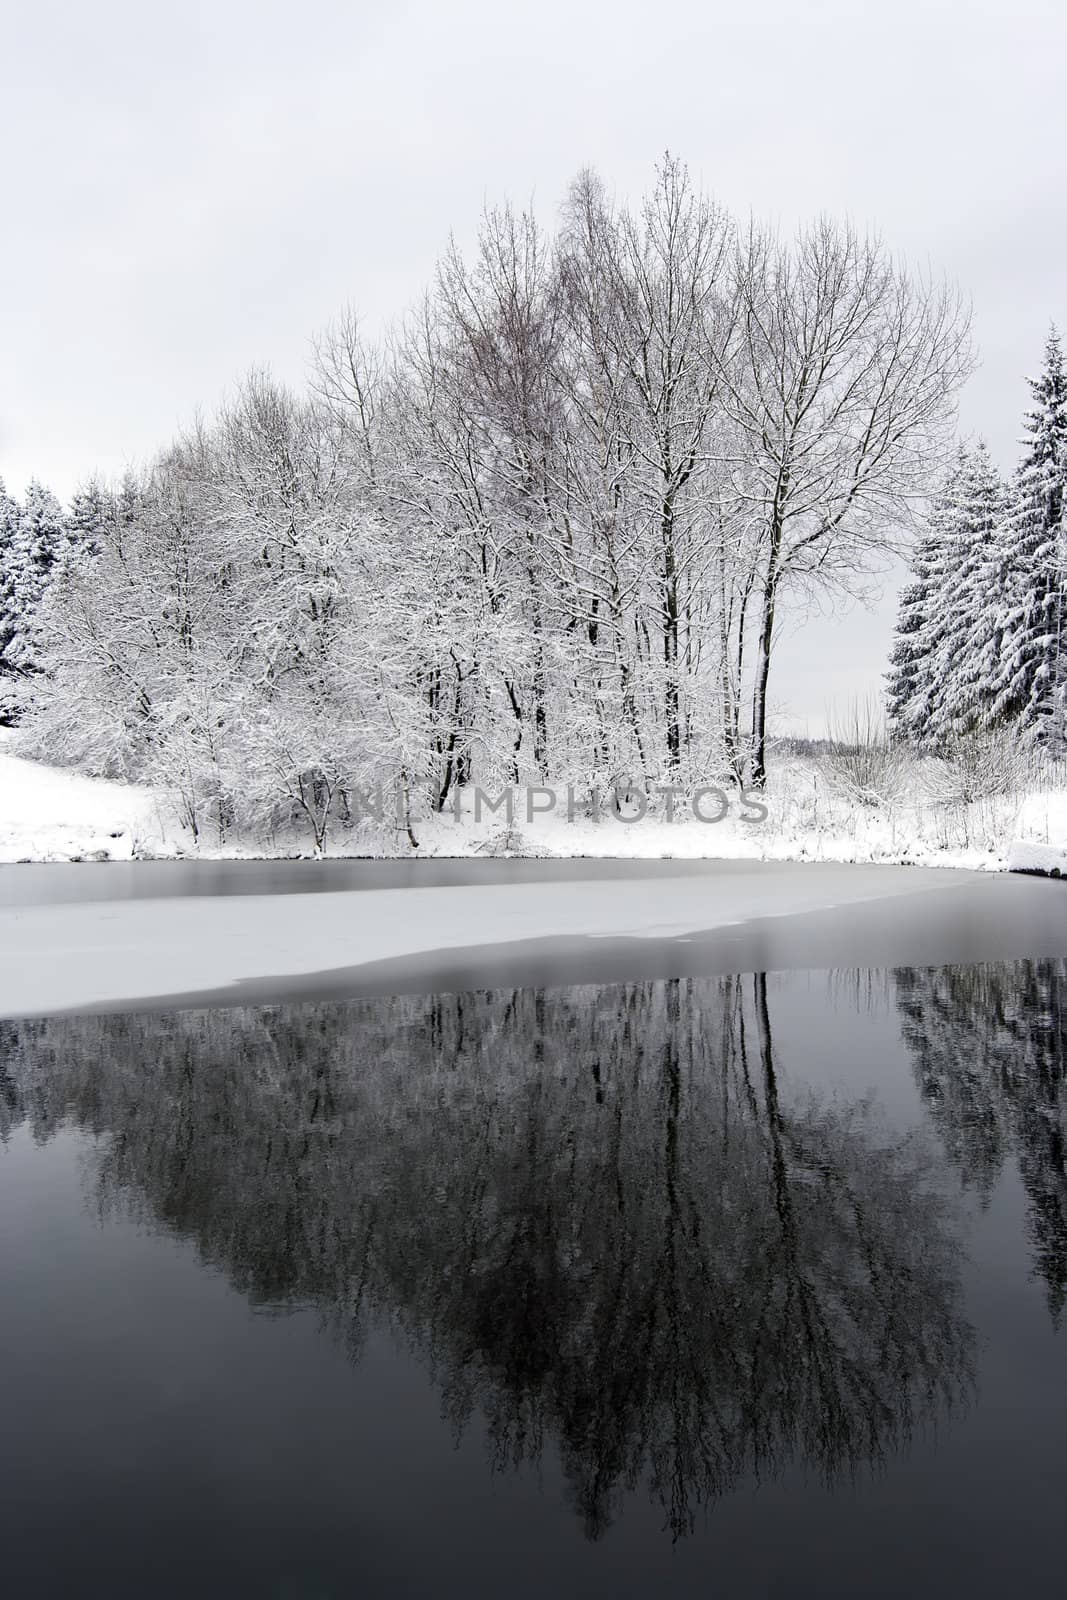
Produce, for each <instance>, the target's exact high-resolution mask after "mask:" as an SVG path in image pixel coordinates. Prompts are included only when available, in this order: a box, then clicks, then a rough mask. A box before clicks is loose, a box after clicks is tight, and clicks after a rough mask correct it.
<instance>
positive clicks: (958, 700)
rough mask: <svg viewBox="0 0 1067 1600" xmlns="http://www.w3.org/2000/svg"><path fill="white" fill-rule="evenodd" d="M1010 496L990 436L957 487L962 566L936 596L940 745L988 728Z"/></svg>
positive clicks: (969, 459)
mask: <svg viewBox="0 0 1067 1600" xmlns="http://www.w3.org/2000/svg"><path fill="white" fill-rule="evenodd" d="M1007 510H1008V493H1007V488H1006V486H1005V483H1004V480H1003V478H1002V477H1001V475H1000V473H999V472H998V470H997V468H996V466H995V465H994V463H993V460H992V458H991V456H990V454H989V450H988V447H987V445H986V444H985V441H984V440H981V439H980V440H979V441H978V443H977V444H976V445H975V446H974V447H973V448H972V449H971V450H969V451H967V452H966V454H965V457H964V460H963V464H962V468H961V471H960V473H959V476H958V478H957V481H956V486H955V502H954V514H955V528H956V537H955V548H956V552H957V555H956V565H955V568H954V570H952V571H951V572H949V573H948V574H947V578H946V581H945V583H944V584H943V586H942V588H941V592H940V593H939V595H938V597H937V601H936V605H937V612H938V617H939V622H940V633H939V642H938V647H937V649H936V650H935V651H934V652H933V654H932V656H931V659H930V675H931V683H932V715H931V721H932V725H933V732H934V734H935V740H934V741H933V742H936V743H937V744H939V745H943V744H945V743H949V742H951V740H952V739H954V738H956V737H958V736H959V735H962V734H970V733H974V732H977V731H980V730H983V729H986V728H988V727H989V725H990V723H991V721H992V692H991V688H990V685H991V683H992V682H993V680H994V678H995V667H996V663H997V661H998V660H999V659H1000V656H1001V650H1002V628H1003V611H1002V608H1001V607H999V606H997V605H996V604H994V603H991V602H992V601H993V600H994V597H995V596H996V595H998V594H1000V593H1001V592H1002V591H1003V588H1004V582H1005V579H1004V555H1003V545H1002V535H1003V526H1004V522H1005V517H1006V515H1007Z"/></svg>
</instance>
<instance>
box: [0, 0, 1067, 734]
mask: <svg viewBox="0 0 1067 1600" xmlns="http://www.w3.org/2000/svg"><path fill="white" fill-rule="evenodd" d="M741 9H742V8H741V6H740V4H739V3H735V4H734V5H732V6H726V5H723V4H721V3H719V0H695V3H692V0H673V3H669V4H660V5H651V4H648V3H646V4H641V5H637V4H632V3H630V0H616V3H609V0H597V3H594V4H583V3H582V0H539V3H535V4H530V3H529V0H496V3H488V0H439V3H437V4H432V3H427V0H408V3H403V0H400V3H396V0H394V3H393V4H391V5H383V4H376V5H367V4H364V3H361V0H350V3H347V4H342V3H325V0H310V3H305V4H299V3H290V4H284V5H283V4H280V3H278V0H214V3H213V4H212V3H209V4H203V3H200V0H183V4H181V5H175V4H160V3H158V0H155V3H153V0H138V3H126V0H94V3H93V4H91V5H77V4H75V3H74V0H64V3H62V4H57V3H56V0H36V3H32V4H31V3H29V0H0V60H2V62H3V72H2V75H0V83H2V87H0V197H2V205H3V210H2V213H0V216H2V222H0V474H2V475H3V476H4V478H5V479H6V481H7V484H8V487H9V488H10V489H12V490H13V491H14V492H16V493H21V492H22V491H23V490H24V488H25V485H26V481H27V479H28V478H29V477H30V476H34V475H35V476H37V477H39V478H40V479H42V480H43V481H44V482H46V483H49V484H50V485H51V486H52V487H53V488H54V489H55V490H56V491H57V493H59V494H60V495H61V496H62V497H64V498H66V497H68V496H69V494H70V492H71V491H72V489H73V488H74V487H75V486H76V485H77V483H78V482H79V480H81V479H82V478H84V477H85V476H87V475H88V474H89V473H90V472H91V471H93V470H94V469H98V470H101V471H103V472H104V473H105V474H112V473H118V472H120V471H121V469H122V467H123V466H124V465H125V464H126V463H127V462H128V461H131V460H139V459H142V458H144V457H145V456H148V455H150V454H151V453H152V452H153V451H154V450H155V448H156V447H157V446H159V445H160V444H161V443H163V442H164V441H165V440H166V439H167V437H168V436H169V435H170V434H172V433H173V432H174V430H175V429H176V428H177V427H178V426H179V425H181V424H183V423H185V422H187V421H189V419H190V418H191V416H192V415H193V413H194V412H195V410H196V409H197V407H201V408H203V409H205V410H207V411H210V410H211V409H213V407H214V405H215V404H216V403H217V401H218V400H219V399H220V397H221V396H222V394H223V392H224V391H225V390H226V388H227V386H228V385H230V384H232V382H233V381H234V380H235V378H237V377H238V376H239V375H240V373H241V372H242V371H243V370H244V369H246V368H247V367H248V366H250V365H251V364H253V363H269V365H270V366H271V367H272V368H273V370H274V372H275V373H276V374H277V375H278V376H279V377H281V378H283V379H286V380H288V381H290V382H294V383H299V382H300V381H301V378H302V375H303V372H304V370H305V363H306V360H307V355H308V344H309V339H310V336H311V335H312V334H313V333H314V331H315V330H316V329H317V328H320V327H321V326H322V325H323V324H324V323H325V322H326V321H328V319H329V318H330V317H331V315H333V314H334V313H335V312H336V311H337V310H338V308H339V307H340V306H341V305H342V304H343V303H344V302H346V301H351V302H352V303H353V304H354V305H355V306H356V307H357V309H358V310H359V311H360V312H361V314H362V315H363V317H364V318H365V321H366V323H367V325H368V328H369V329H371V330H373V329H374V327H375V326H376V325H380V324H381V323H383V322H384V321H386V320H388V319H389V318H391V317H392V316H393V315H394V314H396V313H398V312H399V311H401V310H403V309H404V307H405V306H406V305H407V304H409V303H410V301H411V300H412V299H413V298H414V297H415V295H416V294H417V293H418V292H419V290H420V288H421V287H422V285H423V284H424V283H425V282H426V280H427V278H428V276H429V274H430V272H431V270H432V267H433V263H434V260H435V257H436V256H437V254H438V253H439V252H440V250H441V248H442V246H443V245H444V243H445V241H446V239H447V236H448V233H449V231H450V230H454V231H455V233H456V235H457V237H458V238H459V239H460V240H461V241H463V240H466V239H469V238H471V237H472V236H473V234H474V231H475V229H476V226H477V218H478V212H479V210H480V208H481V206H482V204H483V202H484V201H486V200H489V201H493V200H498V199H501V198H503V197H504V196H505V195H506V196H509V197H511V198H512V199H514V200H516V201H518V202H526V201H529V200H531V199H532V200H533V202H534V204H535V206H536V207H537V209H538V210H539V211H540V212H541V213H542V214H543V216H544V218H545V220H546V221H551V218H552V214H553V210H554V207H555V206H556V204H557V202H558V200H559V199H560V198H561V196H562V194H563V192H564V190H565V188H566V185H567V182H568V180H569V179H570V177H571V176H572V175H573V174H574V172H575V171H576V170H577V169H578V168H579V167H580V166H583V165H586V164H591V165H594V166H596V167H598V168H599V169H600V171H601V172H602V173H603V175H604V177H605V179H606V180H607V181H608V182H609V184H610V185H611V186H612V187H613V188H614V189H615V190H616V192H618V193H619V194H620V195H624V196H625V195H634V196H636V195H637V194H639V193H640V191H641V189H642V188H643V187H644V186H645V185H646V184H647V183H648V182H649V180H650V178H651V176H652V173H653V168H654V165H655V162H656V159H657V158H658V156H659V155H660V154H661V153H662V151H663V150H664V149H666V148H669V149H671V150H672V151H674V152H676V153H677V154H679V155H681V156H682V157H683V158H684V159H685V160H687V161H688V162H689V164H690V166H691V167H692V168H693V170H694V172H695V173H696V174H697V175H698V176H699V177H701V178H702V179H703V181H704V182H705V184H706V185H707V186H708V187H709V188H710V189H711V190H712V191H713V192H714V193H715V194H716V196H717V197H718V198H719V200H720V201H722V202H723V203H725V204H726V205H727V206H728V207H730V208H731V209H733V210H735V211H737V212H740V213H742V214H743V213H747V212H748V211H749V210H751V211H754V212H755V213H756V214H758V215H760V216H764V217H770V218H777V219H778V220H780V221H781V222H782V223H783V224H786V225H788V224H790V223H792V222H793V221H794V220H796V219H799V218H802V217H808V216H810V215H812V214H813V213H815V212H817V211H820V210H824V211H830V212H835V213H846V212H847V213H849V214H851V215H852V216H853V217H854V218H855V219H856V220H857V221H858V222H860V223H874V224H876V225H877V226H878V227H879V229H880V230H881V232H882V233H883V235H884V236H885V238H886V239H887V241H888V242H889V243H890V245H891V246H892V247H893V248H894V249H898V250H900V251H901V252H902V253H903V254H905V255H906V256H908V257H909V258H911V259H912V260H913V261H921V262H922V263H924V264H927V263H928V264H930V265H931V266H932V267H933V268H934V269H935V270H937V271H938V272H941V271H944V272H947V273H948V274H949V275H950V276H952V277H954V278H956V279H957V280H958V281H959V283H960V284H961V286H962V287H963V289H964V290H965V291H966V292H967V293H969V294H970V295H971V296H972V297H973V302H974V313H975V316H974V326H975V333H976V338H977V342H978V346H979V350H980V354H981V357H982V366H981V368H980V370H979V371H978V373H977V374H976V375H975V377H974V378H973V379H972V380H971V383H970V385H969V386H968V389H967V391H966V394H965V396H964V402H963V413H962V421H963V425H964V427H965V428H966V429H967V430H972V431H980V432H983V433H984V434H985V435H986V437H987V438H988V440H989V442H990V445H991V447H992V449H993V451H994V454H995V456H996V457H997V458H998V459H999V460H1000V461H1001V463H1002V465H1004V466H1005V467H1008V466H1010V465H1011V463H1012V461H1013V459H1014V455H1015V440H1016V438H1017V436H1018V433H1019V428H1020V420H1021V414H1022V410H1023V408H1024V406H1025V404H1026V402H1027V398H1028V391H1027V389H1026V386H1025V383H1024V375H1025V374H1026V373H1028V372H1033V371H1034V370H1035V369H1036V367H1037V365H1038V362H1039V359H1040V353H1041V346H1042V343H1043V340H1044V336H1045V331H1046V329H1047V325H1048V322H1049V320H1050V318H1051V319H1055V320H1057V321H1058V322H1059V323H1060V324H1061V325H1067V266H1065V263H1067V215H1065V203H1064V202H1065V197H1067V182H1065V179H1067V69H1065V66H1064V63H1065V61H1067V6H1064V5H1063V4H1062V3H1051V0H1050V3H1037V4H1027V3H1025V0H1023V3H1021V4H1019V5H1013V6H1008V5H1006V4H1000V5H993V4H988V3H982V0H957V3H956V4H948V3H946V0H928V3H927V4H925V5H917V4H915V3H914V0H898V3H886V0H881V3H879V4H878V5H874V4H859V3H853V4H844V3H837V4H834V3H828V0H793V3H789V4H786V3H779V4H764V5H755V6H749V7H747V8H746V9H745V13H744V14H745V15H746V16H747V17H751V18H754V19H756V20H749V21H744V22H741V21H738V20H736V18H737V17H738V15H740V14H741ZM800 17H803V19H804V20H803V21H801V20H798V19H799V18H800ZM893 605H894V594H893V592H892V585H891V588H890V592H889V593H887V595H886V597H885V599H884V601H883V602H882V604H881V605H880V606H879V607H878V608H877V609H876V611H875V612H874V614H873V615H869V614H866V613H863V612H858V613H854V614H853V615H851V616H849V617H846V618H844V619H841V620H839V621H836V622H819V623H816V624H813V625H811V626H809V627H807V628H805V629H804V631H803V633H798V634H796V635H795V636H793V637H792V638H791V639H790V640H788V641H786V643H785V644H784V646H783V653H782V656H781V657H780V658H779V663H778V665H777V667H776V677H777V686H776V687H777V698H778V700H779V701H780V702H781V704H782V708H783V710H784V709H786V708H788V709H789V710H790V711H791V712H792V713H794V715H795V717H796V719H797V721H798V723H799V724H800V725H804V724H805V723H806V724H807V725H808V726H809V727H811V729H812V731H816V729H817V728H818V726H819V725H821V722H822V717H823V713H824V712H825V709H826V707H827V705H828V704H829V703H831V702H836V703H837V704H838V705H839V706H840V705H843V704H844V702H845V701H847V699H848V698H849V697H850V696H851V695H855V694H857V693H858V694H861V695H862V694H864V693H866V692H868V691H869V690H870V689H871V688H873V687H874V685H875V684H876V682H877V678H878V674H879V672H880V671H881V668H882V665H883V662H884V656H885V651H886V648H887V644H888V640H889V633H890V629H891V625H892V615H893Z"/></svg>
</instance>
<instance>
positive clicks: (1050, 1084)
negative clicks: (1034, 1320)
mask: <svg viewBox="0 0 1067 1600" xmlns="http://www.w3.org/2000/svg"><path fill="white" fill-rule="evenodd" d="M894 976H895V981H896V989H897V1003H898V1005H899V1007H900V1011H901V1016H902V1019H903V1029H904V1037H905V1039H906V1040H907V1042H908V1046H909V1048H910V1049H911V1051H912V1055H913V1059H914V1063H915V1073H916V1077H917V1080H918V1083H919V1088H920V1090H921V1092H922V1095H923V1099H924V1100H925V1102H926V1104H927V1106H928V1107H929V1109H930V1113H931V1115H932V1117H933V1119H934V1121H935V1122H936V1124H937V1126H938V1129H939V1131H940V1134H941V1137H942V1139H943V1140H944V1144H945V1147H946V1149H947V1150H948V1152H949V1155H950V1157H951V1158H952V1159H953V1160H954V1161H955V1162H956V1163H957V1165H958V1166H959V1168H960V1170H961V1172H962V1174H963V1177H964V1180H965V1181H966V1182H967V1183H969V1184H971V1185H973V1186H974V1188H975V1189H977V1190H978V1192H979V1193H980V1194H981V1195H982V1196H983V1198H987V1197H988V1195H989V1194H990V1192H991V1191H992V1188H993V1185H994V1184H995V1182H996V1180H997V1177H998V1176H999V1174H1000V1171H1001V1168H1002V1167H1003V1165H1004V1163H1005V1161H1006V1160H1007V1159H1009V1158H1010V1157H1011V1156H1013V1155H1014V1156H1015V1158H1016V1159H1017V1161H1018V1164H1019V1171H1020V1174H1021V1176H1022V1181H1023V1185H1024V1187H1025V1189H1026V1194H1027V1199H1028V1202H1029V1227H1030V1236H1031V1242H1032V1248H1033V1254H1034V1263H1035V1266H1036V1268H1037V1271H1038V1272H1039V1273H1040V1275H1041V1277H1042V1278H1043V1279H1044V1281H1045V1284H1046V1287H1047V1294H1048V1303H1049V1308H1050V1310H1051V1312H1052V1315H1053V1318H1054V1319H1055V1320H1056V1321H1058V1320H1059V1317H1060V1313H1061V1312H1062V1310H1063V1305H1064V1300H1065V1299H1067V1168H1065V1164H1064V1162H1065V1153H1067V1147H1065V1138H1064V1134H1065V1127H1067V963H1065V962H1063V961H1059V960H1057V961H1019V962H1013V963H1010V964H998V965H989V966H981V967H942V968H936V969H933V970H919V971H916V970H913V969H911V968H904V969H901V970H900V971H898V972H896V973H895V974H894Z"/></svg>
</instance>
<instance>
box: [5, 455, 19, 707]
mask: <svg viewBox="0 0 1067 1600" xmlns="http://www.w3.org/2000/svg"><path fill="white" fill-rule="evenodd" d="M21 518H22V510H21V507H20V506H19V503H18V501H17V500H15V499H13V498H12V497H11V495H9V494H8V493H7V490H6V489H5V487H4V481H3V479H2V478H0V725H3V724H5V723H7V722H10V721H11V720H12V716H13V713H14V698H13V696H12V695H11V694H10V683H11V679H12V678H13V677H14V675H15V670H16V669H15V665H14V662H13V660H12V659H11V653H10V652H11V648H12V645H13V644H14V641H15V638H16V636H17V633H18V627H17V622H16V604H15V564H16V560H17V556H16V548H15V545H16V538H17V535H18V530H19V523H20V521H21Z"/></svg>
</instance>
